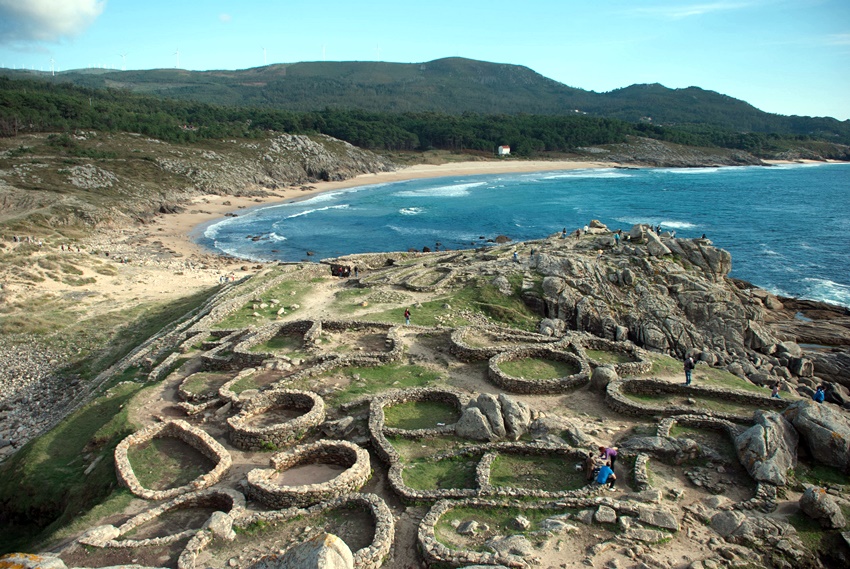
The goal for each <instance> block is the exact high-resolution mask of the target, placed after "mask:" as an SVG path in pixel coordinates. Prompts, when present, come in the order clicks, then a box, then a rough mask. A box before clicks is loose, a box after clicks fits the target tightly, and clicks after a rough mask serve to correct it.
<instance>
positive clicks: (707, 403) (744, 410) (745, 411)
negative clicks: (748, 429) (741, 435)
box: [624, 393, 761, 415]
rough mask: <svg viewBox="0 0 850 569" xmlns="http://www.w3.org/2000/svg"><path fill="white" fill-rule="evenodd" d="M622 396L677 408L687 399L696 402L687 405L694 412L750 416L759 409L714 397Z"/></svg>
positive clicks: (755, 406)
mask: <svg viewBox="0 0 850 569" xmlns="http://www.w3.org/2000/svg"><path fill="white" fill-rule="evenodd" d="M624 395H625V396H626V397H627V398H628V399H632V400H634V401H638V402H640V403H646V404H650V405H658V406H669V405H677V406H686V405H687V401H686V400H687V399H693V400H695V401H696V405H687V406H689V407H692V408H693V409H694V411H696V410H698V409H708V410H709V411H717V412H720V413H733V414H735V415H750V414H752V413H753V411H755V410H756V409H761V406H759V405H755V404H754V405H747V404H745V403H733V402H731V401H725V400H723V399H717V398H714V397H705V396H700V395H690V396H687V397H685V396H682V395H674V394H663V395H638V394H634V393H624Z"/></svg>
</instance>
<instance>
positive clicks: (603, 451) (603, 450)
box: [599, 447, 617, 468]
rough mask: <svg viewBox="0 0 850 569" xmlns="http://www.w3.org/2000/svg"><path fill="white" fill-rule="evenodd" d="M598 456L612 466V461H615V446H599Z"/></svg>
mask: <svg viewBox="0 0 850 569" xmlns="http://www.w3.org/2000/svg"><path fill="white" fill-rule="evenodd" d="M599 458H601V459H602V460H603V462H607V463H608V464H610V465H611V468H614V463H615V462H616V461H617V447H599Z"/></svg>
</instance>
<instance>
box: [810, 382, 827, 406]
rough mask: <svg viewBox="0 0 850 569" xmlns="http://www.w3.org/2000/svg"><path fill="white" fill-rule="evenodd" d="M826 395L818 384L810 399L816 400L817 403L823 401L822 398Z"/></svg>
mask: <svg viewBox="0 0 850 569" xmlns="http://www.w3.org/2000/svg"><path fill="white" fill-rule="evenodd" d="M825 397H826V393H824V391H823V385H818V388H817V391H815V394H814V395H812V399H814V400H815V401H817V402H818V403H823V400H824V398H825Z"/></svg>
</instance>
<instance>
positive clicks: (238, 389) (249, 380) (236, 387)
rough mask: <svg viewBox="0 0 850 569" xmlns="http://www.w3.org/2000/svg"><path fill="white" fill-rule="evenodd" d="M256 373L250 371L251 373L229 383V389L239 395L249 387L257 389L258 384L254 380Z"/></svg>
mask: <svg viewBox="0 0 850 569" xmlns="http://www.w3.org/2000/svg"><path fill="white" fill-rule="evenodd" d="M256 375H257V374H255V373H252V374H251V375H246V376H245V377H243V378H242V379H240V380H239V381H237V382H236V383H234V384H233V385H231V386H230V391H232V392H233V393H235V394H236V395H239V394H240V393H242V392H243V391H248V390H249V389H259V388H260V384H259V383H257V381H256Z"/></svg>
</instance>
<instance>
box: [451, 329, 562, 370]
mask: <svg viewBox="0 0 850 569" xmlns="http://www.w3.org/2000/svg"><path fill="white" fill-rule="evenodd" d="M475 330H481V331H483V332H485V333H486V334H487V335H488V336H490V337H492V338H495V339H496V340H503V341H505V342H521V343H523V344H544V345H546V344H548V345H552V344H555V343H557V342H558V341H559V339H558V338H552V337H550V336H544V335H542V334H532V333H529V332H521V331H519V330H510V329H508V328H503V327H501V326H464V327H462V328H456V329H455V330H454V331H453V332H452V334H451V346H450V347H449V351H450V353H451V354H452V355H453V356H454V357H456V358H457V359H459V360H461V361H465V362H474V361H481V360H489V359H490V358H492V357H493V356H495V355H496V354H499V353H502V352H506V351H511V350H515V349H521V348H523V347H526V346H498V345H497V346H481V347H479V346H470V345H469V344H468V343H466V340H465V338H466V336H467V334H469V333H472V332H474V331H475Z"/></svg>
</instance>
